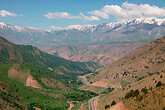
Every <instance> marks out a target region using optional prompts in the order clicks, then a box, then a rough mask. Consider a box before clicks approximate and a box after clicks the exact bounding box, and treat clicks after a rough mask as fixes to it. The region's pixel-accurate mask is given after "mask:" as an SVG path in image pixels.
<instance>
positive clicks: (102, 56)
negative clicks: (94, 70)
mask: <svg viewBox="0 0 165 110" xmlns="http://www.w3.org/2000/svg"><path fill="white" fill-rule="evenodd" d="M145 43H146V42H137V43H128V42H125V43H124V42H123V43H114V44H113V43H112V44H96V45H81V46H64V47H54V46H53V47H45V48H42V50H44V51H46V52H47V53H50V54H52V55H57V56H60V57H62V58H65V59H67V60H71V61H79V62H88V61H92V62H95V63H97V64H99V65H102V66H105V65H108V64H110V63H112V62H114V61H116V60H118V59H120V58H121V57H123V56H124V55H127V54H128V53H129V52H131V51H133V50H135V49H136V48H138V47H140V46H142V45H144V44H145Z"/></svg>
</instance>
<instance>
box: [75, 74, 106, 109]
mask: <svg viewBox="0 0 165 110" xmlns="http://www.w3.org/2000/svg"><path fill="white" fill-rule="evenodd" d="M78 78H80V79H81V80H82V82H83V83H84V84H85V85H90V86H95V87H103V86H99V85H92V84H89V82H87V81H86V78H85V77H84V76H79V77H78ZM104 88H108V87H104ZM99 97H100V95H99V96H96V97H93V98H91V99H90V100H89V101H88V106H89V110H96V109H95V108H96V106H95V101H96V100H97V99H98V98H99Z"/></svg>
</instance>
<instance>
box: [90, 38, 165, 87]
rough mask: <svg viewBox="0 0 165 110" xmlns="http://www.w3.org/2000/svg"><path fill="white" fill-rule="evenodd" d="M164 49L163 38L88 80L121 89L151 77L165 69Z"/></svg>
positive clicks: (132, 53) (164, 41)
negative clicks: (103, 82) (105, 83)
mask: <svg viewBox="0 0 165 110" xmlns="http://www.w3.org/2000/svg"><path fill="white" fill-rule="evenodd" d="M164 49H165V37H162V38H160V39H157V40H155V41H153V42H151V43H149V44H146V45H145V46H142V47H140V48H138V49H136V50H135V51H133V52H131V53H129V54H128V55H126V56H124V57H123V58H121V59H119V60H117V61H115V62H113V63H112V64H110V65H108V66H106V67H103V68H101V69H99V70H97V71H96V73H94V74H93V75H91V76H89V80H90V81H92V82H95V81H105V82H107V83H109V84H112V85H114V86H115V85H116V87H121V86H125V85H127V84H130V83H132V82H135V81H137V80H140V79H143V78H145V77H148V76H151V75H153V74H155V73H157V72H160V71H162V70H164V68H165V66H164V65H165V51H164Z"/></svg>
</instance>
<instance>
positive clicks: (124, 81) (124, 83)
mask: <svg viewBox="0 0 165 110" xmlns="http://www.w3.org/2000/svg"><path fill="white" fill-rule="evenodd" d="M120 84H121V85H122V86H126V85H129V84H130V82H128V81H126V80H122V81H121V82H120Z"/></svg>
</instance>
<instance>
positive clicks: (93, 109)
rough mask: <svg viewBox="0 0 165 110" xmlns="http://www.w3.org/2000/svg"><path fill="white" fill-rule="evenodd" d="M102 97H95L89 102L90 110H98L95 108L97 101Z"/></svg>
mask: <svg viewBox="0 0 165 110" xmlns="http://www.w3.org/2000/svg"><path fill="white" fill-rule="evenodd" d="M99 97H100V95H99V96H96V97H93V98H91V99H90V100H89V101H88V105H89V110H96V109H95V108H96V107H95V103H94V102H95V100H97V99H98V98H99Z"/></svg>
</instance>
